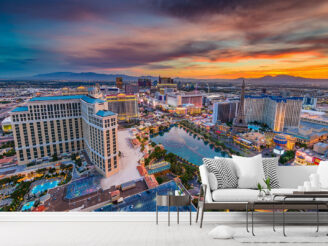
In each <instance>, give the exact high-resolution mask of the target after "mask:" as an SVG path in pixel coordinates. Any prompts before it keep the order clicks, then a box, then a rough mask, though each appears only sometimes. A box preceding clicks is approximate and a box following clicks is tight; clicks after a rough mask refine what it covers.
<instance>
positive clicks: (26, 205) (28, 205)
mask: <svg viewBox="0 0 328 246" xmlns="http://www.w3.org/2000/svg"><path fill="white" fill-rule="evenodd" d="M34 203H35V201H31V202H27V203H25V204H24V205H23V207H22V211H28V210H30V209H31V208H32V207H33V205H34Z"/></svg>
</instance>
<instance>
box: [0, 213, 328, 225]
mask: <svg viewBox="0 0 328 246" xmlns="http://www.w3.org/2000/svg"><path fill="white" fill-rule="evenodd" d="M170 218H171V221H172V222H173V223H174V222H175V221H176V220H177V215H176V212H171V213H170ZM155 219H156V214H155V213H154V212H42V213H40V212H29V213H27V212H1V213H0V222H11V221H12V222H19V221H22V222H25V221H31V222H33V221H54V222H55V221H59V222H63V221H67V222H69V221H72V222H74V221H86V222H92V221H94V222H96V221H100V222H101V221H102V222H155ZM195 219H196V213H195V212H193V213H192V221H193V223H194V222H195ZM319 219H320V222H321V223H323V222H324V223H328V212H321V213H320V216H319ZM275 220H276V222H277V223H280V222H281V221H282V214H281V213H276V217H275ZM159 221H160V222H167V221H168V213H166V212H161V213H159ZM180 221H181V222H189V213H188V212H181V213H180ZM245 221H246V213H245V212H205V214H204V222H205V223H206V222H215V223H245ZM249 221H251V213H249ZM254 221H255V222H257V223H272V213H270V212H258V213H255V214H254ZM286 221H287V222H288V223H295V224H299V223H315V222H316V213H315V212H307V213H304V212H300V213H297V212H288V213H286Z"/></svg>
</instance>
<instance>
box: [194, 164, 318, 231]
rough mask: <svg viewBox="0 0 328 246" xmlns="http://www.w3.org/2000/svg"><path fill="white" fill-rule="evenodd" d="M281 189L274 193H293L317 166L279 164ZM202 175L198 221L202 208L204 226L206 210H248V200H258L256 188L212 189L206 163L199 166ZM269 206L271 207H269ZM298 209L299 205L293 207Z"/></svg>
mask: <svg viewBox="0 0 328 246" xmlns="http://www.w3.org/2000/svg"><path fill="white" fill-rule="evenodd" d="M277 168H278V179H279V184H280V187H282V188H279V189H273V190H272V193H275V194H279V193H284V194H286V193H292V192H293V191H295V190H297V186H298V185H303V183H304V181H308V180H309V176H310V175H311V174H312V173H316V172H317V167H316V166H278V167H277ZM199 170H200V176H201V181H202V185H201V190H200V196H199V201H198V208H197V216H196V222H197V221H198V216H199V212H200V210H201V218H200V219H201V223H200V226H201V227H202V222H203V216H204V211H205V210H225V209H229V210H244V211H245V210H246V209H247V205H248V202H252V201H254V200H257V195H258V190H256V189H238V188H237V189H217V190H215V191H211V190H210V188H209V181H208V173H209V172H208V169H207V167H206V166H205V165H201V166H200V167H199ZM268 208H269V207H268ZM291 208H295V209H297V208H298V207H297V206H296V207H291Z"/></svg>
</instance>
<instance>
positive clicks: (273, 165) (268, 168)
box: [262, 157, 280, 189]
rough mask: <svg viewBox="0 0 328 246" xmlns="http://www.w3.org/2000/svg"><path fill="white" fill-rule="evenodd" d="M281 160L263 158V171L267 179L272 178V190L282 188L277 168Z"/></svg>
mask: <svg viewBox="0 0 328 246" xmlns="http://www.w3.org/2000/svg"><path fill="white" fill-rule="evenodd" d="M278 160H279V158H277V157H273V158H262V163H263V170H264V175H265V178H266V179H267V178H270V184H271V188H272V189H277V188H280V185H279V179H278V173H277V167H278Z"/></svg>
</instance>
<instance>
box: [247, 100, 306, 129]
mask: <svg viewBox="0 0 328 246" xmlns="http://www.w3.org/2000/svg"><path fill="white" fill-rule="evenodd" d="M302 100H303V98H301V97H288V98H285V97H277V96H267V95H263V96H246V97H245V115H246V122H247V123H250V122H255V121H257V122H259V123H265V124H267V125H268V126H269V127H270V128H271V129H272V130H274V131H276V132H281V131H283V130H284V128H298V127H299V123H300V116H301V109H302Z"/></svg>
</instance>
